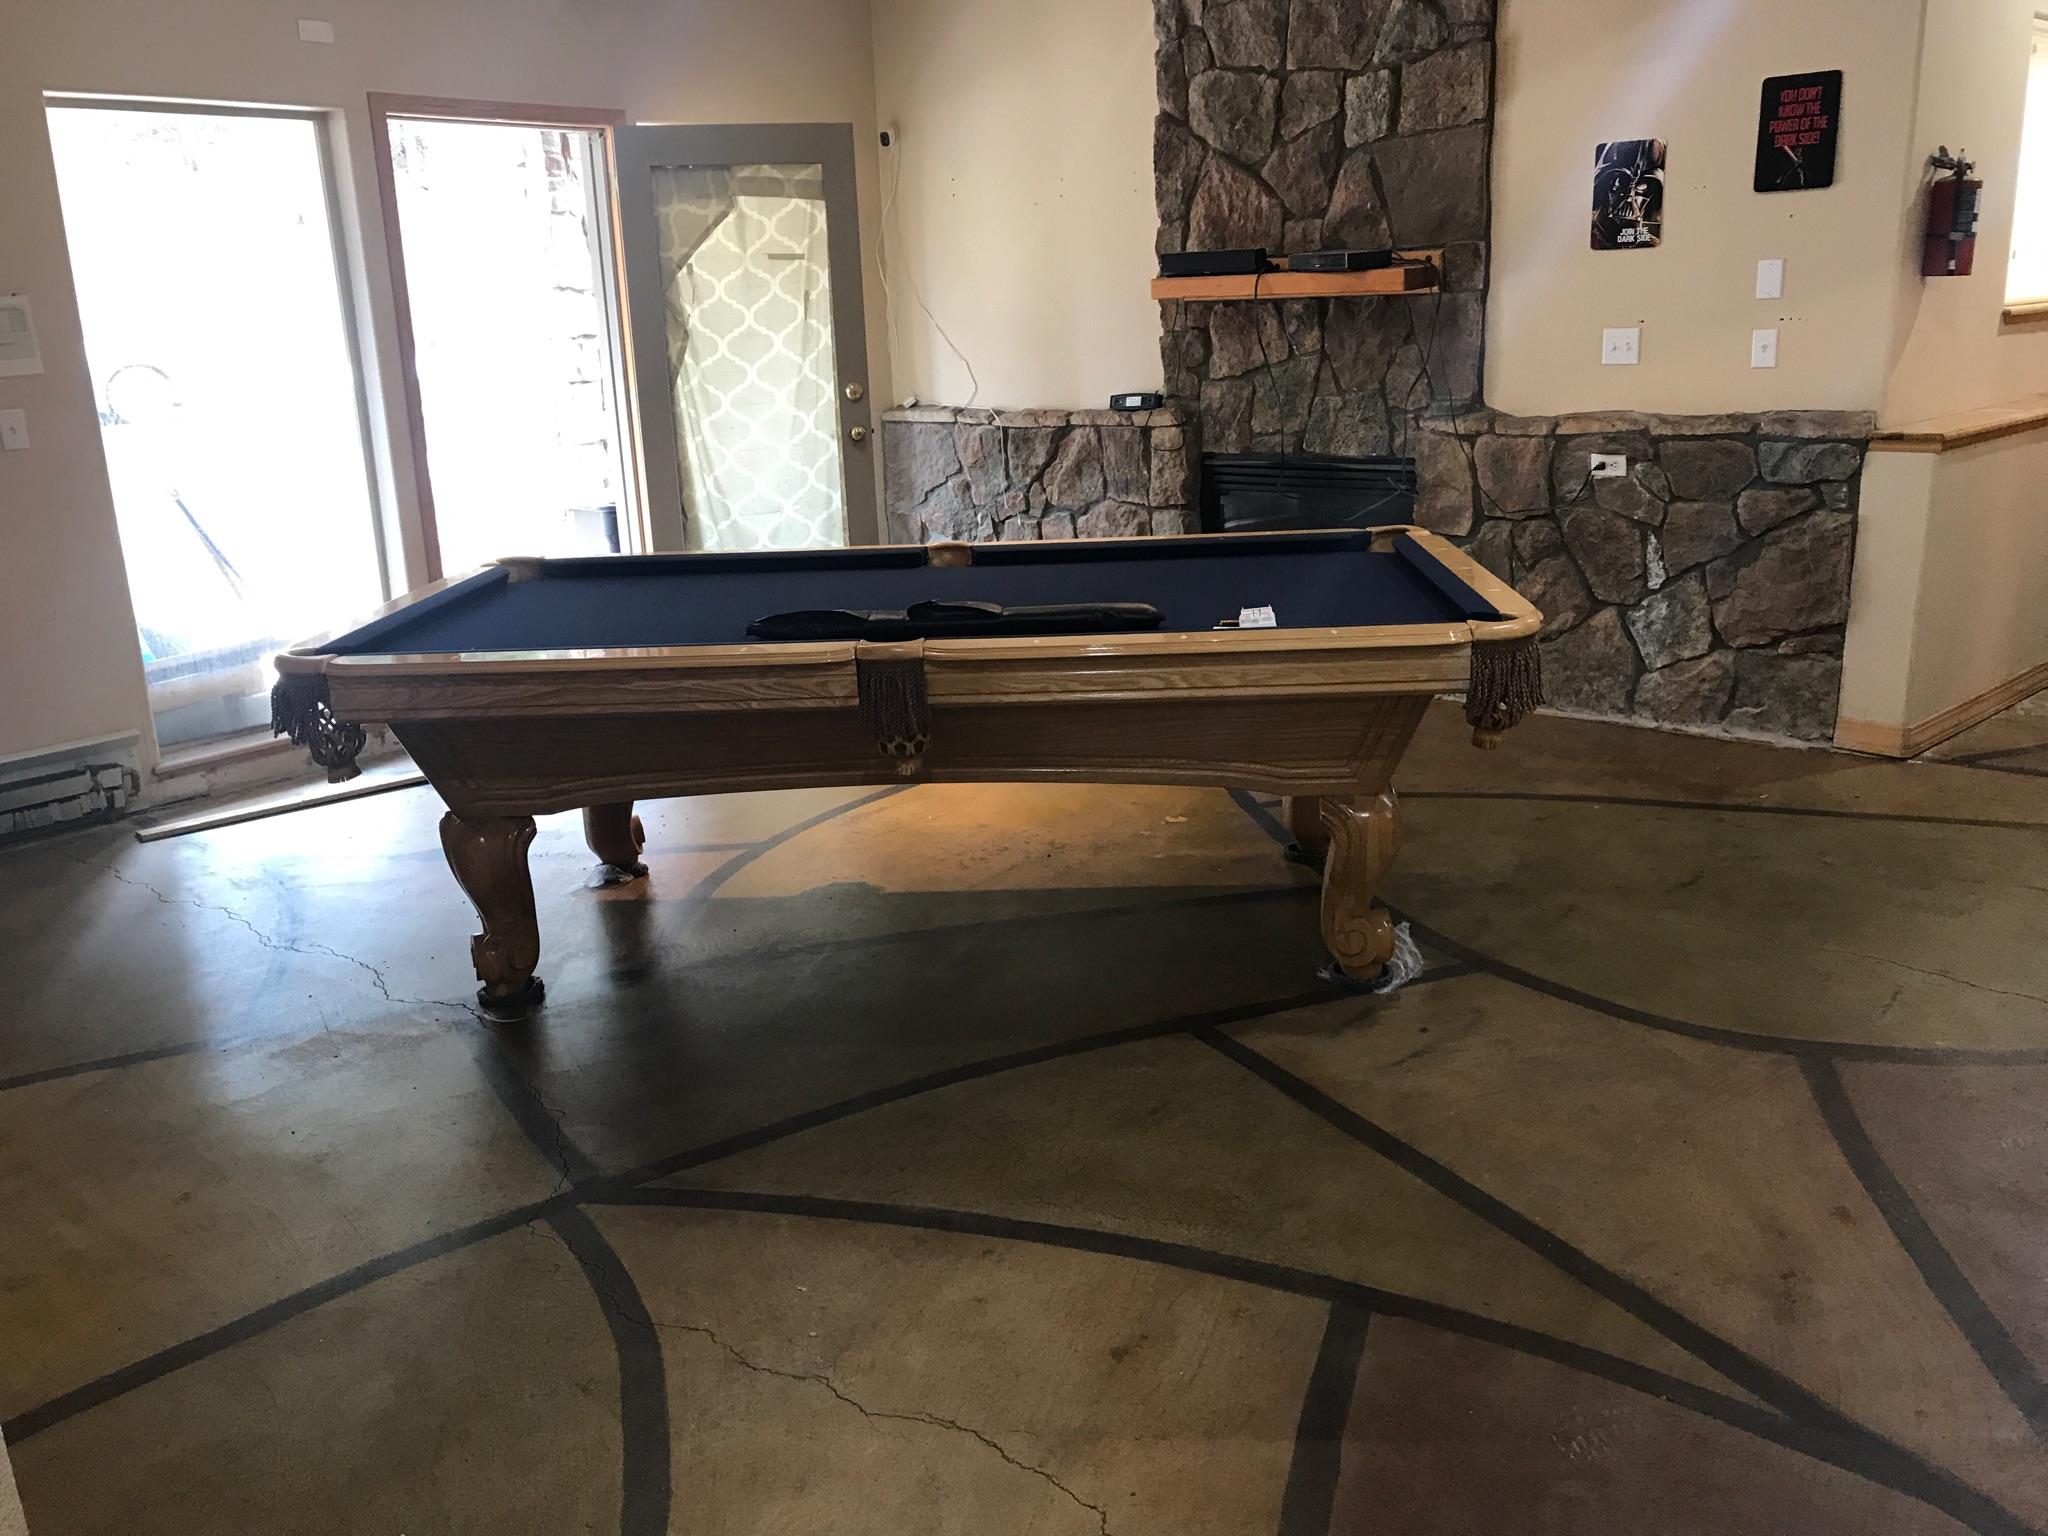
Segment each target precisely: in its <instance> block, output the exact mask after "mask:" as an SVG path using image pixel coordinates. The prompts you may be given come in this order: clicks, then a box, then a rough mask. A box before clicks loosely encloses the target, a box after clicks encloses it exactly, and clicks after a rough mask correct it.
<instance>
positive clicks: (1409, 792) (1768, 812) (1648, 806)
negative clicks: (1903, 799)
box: [1400, 765, 2048, 832]
mask: <svg viewBox="0 0 2048 1536" xmlns="http://www.w3.org/2000/svg"><path fill="white" fill-rule="evenodd" d="M1965 766H1967V765H1965ZM1400 794H1401V798H1402V799H1403V800H1525V801H1530V802H1533V803H1536V804H1541V805H1619V806H1626V807H1628V808H1630V809H1634V810H1651V811H1730V812H1733V813H1734V814H1736V815H1738V816H1811V817H1817V818H1819V819H1821V820H1824V821H1897V822H1907V823H1911V824H1914V825H1918V826H1929V827H1988V828H1991V829H1992V830H1994V831H1999V832H2048V821H2003V820H1997V819H1994V818H1990V817H1981V816H1926V815H1921V814H1918V813H1916V812H1912V811H1845V810H1842V809H1840V808H1839V807H1835V806H1801V805H1738V804H1727V803H1724V802H1722V801H1719V800H1659V799H1656V798H1654V797H1652V796H1648V795H1591V794H1565V793H1556V794H1551V793H1544V792H1541V791H1535V790H1513V789H1404V790H1402V791H1401V792H1400Z"/></svg>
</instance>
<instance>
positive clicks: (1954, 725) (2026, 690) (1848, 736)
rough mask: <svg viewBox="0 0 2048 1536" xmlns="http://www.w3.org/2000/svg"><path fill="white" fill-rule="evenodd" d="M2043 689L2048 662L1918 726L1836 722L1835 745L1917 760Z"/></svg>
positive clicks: (1876, 721) (1988, 689) (1854, 750)
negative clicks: (1935, 747)
mask: <svg viewBox="0 0 2048 1536" xmlns="http://www.w3.org/2000/svg"><path fill="white" fill-rule="evenodd" d="M2043 688H2048V661H2044V662H2042V663H2041V664H2040V665H2039V666H2035V667H2029V668H2027V670H2026V671H2024V672H2022V673H2020V674H2019V676H2017V677H2009V678H2007V679H2006V680H2005V681H2004V682H2002V683H2000V684H1998V685H1997V686H1996V687H1995V688H1986V689H1985V690H1984V691H1983V692H1982V693H1980V694H1976V695H1974V696H1973V697H1971V698H1967V699H1965V700H1963V701H1962V703H1960V704H1951V705H1950V706H1949V707H1948V708H1947V709H1944V710H1943V711H1942V712H1941V713H1940V714H1938V715H1930V716H1928V718H1927V719H1925V720H1922V721H1920V722H1919V723H1918V724H1917V725H1889V724H1886V723H1884V722H1883V721H1879V720H1849V719H1842V720H1837V721H1836V722H1835V745H1836V746H1838V747H1841V748H1843V749H1844V750H1846V751H1850V752H1871V753H1875V754H1876V755H1877V756H1879V757H1918V756H1919V755H1920V754H1921V753H1922V752H1925V751H1926V750H1927V749H1928V748H1929V747H1932V746H1935V745H1938V744H1939V743H1941V742H1944V741H1947V740H1948V739H1949V737H1951V736H1955V735H1959V734H1961V733H1962V732H1964V731H1967V730H1968V729H1969V728H1970V727H1971V726H1973V725H1976V724H1979V723H1980V722H1982V721H1985V720H1989V719H1990V718H1991V717H1992V716H1993V715H1995V714H1997V713H1998V712H1999V711H2001V710H2005V709H2010V708H2011V707H2012V706H2013V705H2015V704H2017V703H2019V701H2020V700H2021V699H2024V698H2028V697H2030V696H2031V695H2033V694H2036V693H2039V692H2040V691H2041V690H2042V689H2043Z"/></svg>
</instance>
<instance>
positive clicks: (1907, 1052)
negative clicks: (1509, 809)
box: [1231, 790, 2048, 1066]
mask: <svg viewBox="0 0 2048 1536" xmlns="http://www.w3.org/2000/svg"><path fill="white" fill-rule="evenodd" d="M1231 798H1232V799H1233V800H1236V801H1237V803H1238V804H1239V805H1240V806H1242V807H1244V809H1245V814H1246V815H1248V816H1250V817H1251V818H1252V819H1253V821H1255V822H1257V823H1258V824H1259V825H1260V826H1261V827H1263V828H1265V829H1266V832H1267V834H1268V835H1269V836H1271V837H1273V838H1274V839H1275V840H1276V841H1279V842H1283V843H1289V844H1291V843H1292V838H1291V837H1290V836H1289V834H1288V833H1287V830H1286V829H1285V828H1284V827H1281V826H1280V824H1279V822H1278V821H1277V820H1276V819H1275V818H1274V817H1273V815H1272V813H1271V812H1269V811H1267V810H1266V808H1265V807H1264V806H1262V805H1260V804H1259V803H1258V802H1257V801H1256V800H1253V799H1252V798H1251V797H1250V796H1249V795H1245V796H1244V797H1243V798H1241V799H1240V798H1239V792H1238V791H1235V790H1233V791H1232V792H1231ZM1405 798H1409V799H1414V798H1418V797H1417V796H1413V795H1411V796H1407V797H1405ZM1496 798H1500V799H1526V798H1529V797H1527V796H1522V795H1503V796H1498V797H1496ZM1716 809H1718V807H1716ZM1382 905H1384V906H1385V907H1386V909H1387V911H1388V912H1390V913H1392V914H1393V916H1394V918H1395V920H1396V921H1398V922H1404V923H1407V924H1408V926H1409V928H1410V929H1411V930H1412V931H1413V932H1414V935H1415V937H1416V938H1417V939H1419V940H1421V941H1422V942H1424V943H1426V944H1429V945H1430V946H1431V947H1432V948H1435V949H1440V950H1442V951H1443V952H1444V953H1445V954H1447V955H1449V956H1451V957H1452V958H1453V959H1455V960H1459V961H1462V962H1464V963H1465V964H1467V965H1470V966H1472V967H1474V968H1476V969H1478V970H1481V971H1484V972H1486V973H1488V974H1489V975H1493V976H1497V977H1499V978H1500V979H1501V980H1502V981H1506V982H1511V983H1513V984H1514V985H1515V986H1518V987H1522V988H1525V989H1526V990H1528V991H1531V992H1538V993H1541V994H1542V995H1543V996H1545V997H1552V998H1556V999H1557V1000H1558V1001H1559V1002H1561V1003H1571V1004H1573V1005H1574V1006H1576V1007H1580V1008H1584V1009H1586V1010H1587V1011H1588V1012H1591V1013H1598V1014H1604V1015H1606V1016H1607V1017H1608V1018H1610V1019H1617V1020H1619V1021H1620V1022H1622V1023H1624V1024H1637V1025H1640V1026H1642V1027H1643V1028H1644V1029H1653V1030H1656V1031H1658V1032H1659V1033H1662V1034H1667V1035H1678V1036H1681V1037H1682V1038H1684V1039H1687V1040H1701V1041H1705V1042H1706V1043H1708V1044H1710V1045H1725V1046H1728V1047H1730V1048H1731V1049H1733V1050H1738V1051H1753V1052H1758V1053H1761V1054H1765V1055H1773V1056H1791V1057H1795V1058H1798V1059H1801V1060H1805V1059H1820V1060H1831V1061H1877V1062H1896V1063H1903V1064H1905V1065H1909V1066H1910V1065H1919V1066H1953V1065H1967V1064H1977V1065H1985V1066H2034V1065H2039V1064H2042V1063H2048V1046H2040V1045H2016V1046H2011V1047H1998V1046H1967V1045H1879V1044H1875V1043H1873V1042H1869V1041H1860V1040H1802V1039H1799V1038H1797V1037H1795V1036H1791V1035H1766V1034H1758V1033H1753V1032H1746V1031H1743V1030H1738V1029H1728V1028H1725V1027H1723V1026H1721V1025H1718V1024H1698V1023H1694V1022H1693V1021H1692V1020H1690V1019H1676V1018H1672V1017H1671V1016H1670V1015H1668V1014H1662V1013H1652V1012H1650V1011H1649V1010H1648V1009H1647V1008H1637V1007H1635V1006H1634V1005H1633V1004H1630V1003H1618V1002H1615V1001H1613V1000H1612V999H1610V998H1605V997H1601V996H1598V995H1597V994H1595V993H1592V992H1586V991H1582V990H1580V989H1579V988H1577V987H1574V986H1571V985H1570V984H1568V983H1566V982H1562V981H1552V980H1551V979H1550V978H1549V977H1547V976H1539V975H1537V974H1536V973H1535V972H1534V971H1525V970H1523V969H1522V968H1521V967H1520V966H1517V965H1511V964H1509V963H1508V962H1507V961H1505V960H1499V959H1496V958H1494V957H1493V956H1492V955H1489V954H1486V953H1485V952H1484V951H1482V950H1477V949H1474V948H1473V947H1472V946H1471V945H1469V944H1461V943H1459V942H1458V941H1457V940H1456V939H1453V938H1451V937H1450V936H1449V935H1448V934H1446V933H1443V932H1442V931H1441V930H1439V929H1436V928H1432V927H1430V926H1429V925H1428V924H1427V923H1425V922H1423V921H1422V920H1421V919H1420V918H1418V917H1416V916H1414V915H1413V914H1412V913H1409V912H1407V911H1404V910H1403V909H1401V908H1398V907H1396V906H1395V905H1394V904H1393V903H1392V902H1382Z"/></svg>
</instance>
